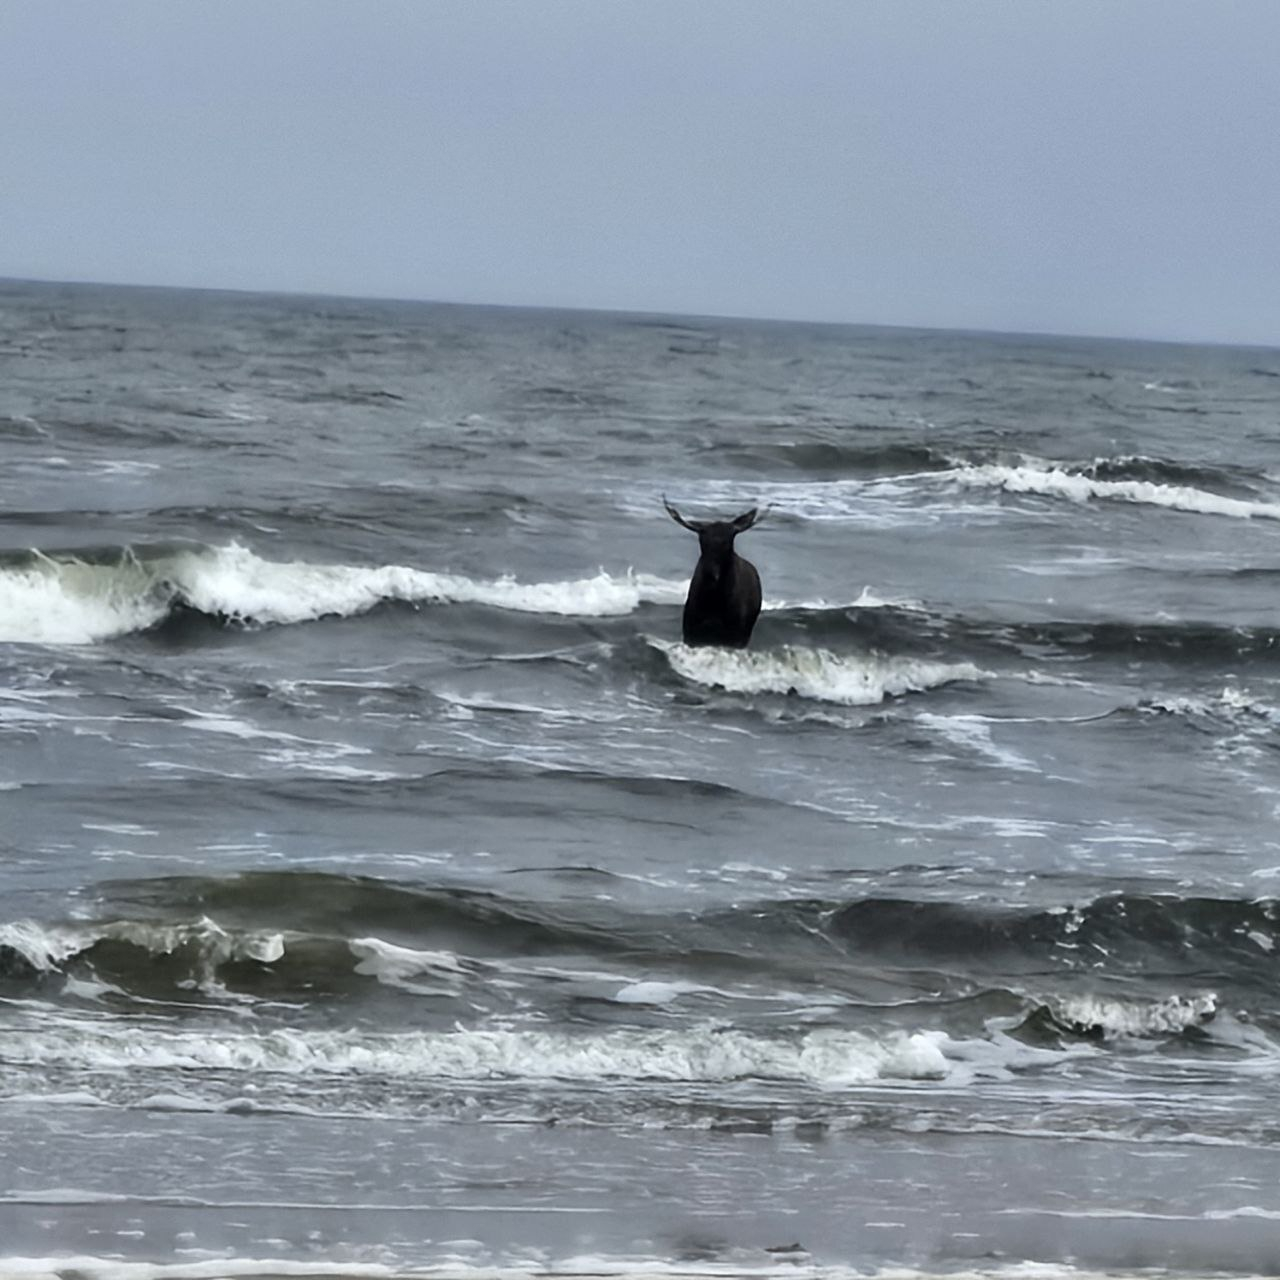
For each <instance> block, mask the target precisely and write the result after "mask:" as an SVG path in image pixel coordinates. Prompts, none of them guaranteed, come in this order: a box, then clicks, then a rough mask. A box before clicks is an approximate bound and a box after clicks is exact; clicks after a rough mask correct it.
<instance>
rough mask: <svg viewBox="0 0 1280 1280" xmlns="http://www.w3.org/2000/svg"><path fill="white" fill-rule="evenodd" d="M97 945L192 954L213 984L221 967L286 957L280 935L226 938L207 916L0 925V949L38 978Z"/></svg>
mask: <svg viewBox="0 0 1280 1280" xmlns="http://www.w3.org/2000/svg"><path fill="white" fill-rule="evenodd" d="M99 942H124V943H128V944H129V945H131V946H135V947H138V948H140V949H141V950H143V951H146V952H148V953H149V954H151V955H172V954H173V953H174V952H176V951H179V950H191V951H192V952H194V953H195V954H196V955H197V956H198V957H199V960H200V968H201V972H202V974H203V975H204V977H205V979H207V981H208V982H210V983H212V982H213V975H214V972H215V971H216V970H217V968H218V967H219V966H220V965H223V964H226V963H228V962H229V961H233V960H258V961H261V962H262V963H264V964H272V963H274V962H275V961H277V960H279V959H280V958H281V957H282V956H283V955H284V952H285V940H284V935H283V934H280V933H229V932H228V931H227V930H225V929H223V928H222V927H221V926H220V925H219V924H217V923H216V922H215V921H213V920H210V919H209V918H208V917H207V916H206V917H202V918H201V919H199V920H196V921H192V922H189V923H182V924H160V923H153V922H149V921H129V920H122V921H110V922H106V923H103V924H94V925H87V924H86V925H45V924H40V923H38V922H36V921H33V920H15V921H11V922H9V923H7V924H0V947H8V948H10V949H11V950H13V951H14V952H16V953H17V954H18V955H20V956H21V957H22V958H23V959H24V960H26V962H27V963H28V964H29V965H31V967H32V968H33V969H36V970H38V971H40V972H42V973H48V972H51V971H53V970H55V969H57V968H59V967H60V966H62V965H63V964H64V963H65V962H66V961H67V960H69V959H70V958H71V957H72V956H75V955H79V954H80V953H81V952H84V951H87V950H88V949H89V948H91V947H93V946H94V945H96V944H97V943H99Z"/></svg>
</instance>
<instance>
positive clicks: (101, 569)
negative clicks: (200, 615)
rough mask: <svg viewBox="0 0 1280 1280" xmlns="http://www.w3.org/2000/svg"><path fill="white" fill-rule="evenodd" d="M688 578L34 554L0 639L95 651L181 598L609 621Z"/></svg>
mask: <svg viewBox="0 0 1280 1280" xmlns="http://www.w3.org/2000/svg"><path fill="white" fill-rule="evenodd" d="M686 587H687V584H686V583H685V582H684V581H683V580H674V579H668V578H660V577H656V576H654V575H652V574H645V573H634V572H630V571H628V572H627V573H625V574H620V575H616V576H615V575H611V574H609V573H606V572H605V571H604V570H601V571H600V572H599V573H597V574H595V575H594V576H593V577H587V578H577V579H569V580H566V581H562V582H517V581H516V580H515V579H514V578H512V577H509V576H504V577H498V578H494V579H475V578H468V577H466V576H464V575H462V574H453V573H434V572H431V571H429V570H424V569H414V568H410V567H408V566H405V565H373V566H364V565H345V564H312V563H308V562H306V561H273V560H264V559H262V558H261V557H260V556H258V555H256V554H255V553H254V552H252V551H250V550H249V549H248V548H246V547H244V546H241V545H240V544H239V543H231V544H230V545H228V546H225V547H216V548H213V547H207V548H192V549H190V550H186V549H182V550H177V551H174V552H172V553H169V554H165V555H156V556H150V557H148V558H146V559H144V560H139V559H138V558H136V557H135V556H133V555H132V554H130V553H128V552H124V553H122V555H121V557H120V559H119V560H118V561H116V562H114V563H105V564H104V563H92V562H86V561H80V560H76V559H74V558H60V559H57V560H54V559H52V558H49V557H45V556H37V557H36V558H35V559H34V561H32V562H30V563H27V564H24V565H23V566H22V567H20V568H9V569H3V570H0V642H8V643H29V644H92V643H95V642H97V641H101V640H107V639H110V638H111V637H113V636H120V635H127V634H129V633H131V632H135V631H142V630H146V629H147V628H148V627H152V626H155V625H156V624H157V623H159V622H161V621H163V619H164V618H165V616H166V615H167V614H168V613H169V611H170V609H171V608H172V607H173V605H174V603H175V601H178V600H182V601H185V602H187V603H189V604H190V605H191V606H192V607H194V608H196V609H199V610H201V611H202V612H204V613H209V614H218V615H222V616H225V617H229V618H233V619H236V620H237V621H242V622H247V623H259V624H288V623H299V622H310V621H313V620H315V619H317V618H323V617H335V616H336V617H353V616H356V615H358V614H361V613H367V612H368V611H369V610H370V609H372V608H374V607H375V606H376V605H378V604H380V603H382V602H384V601H406V602H410V603H417V604H450V603H454V604H482V605H488V606H491V607H493V608H498V609H510V610H515V611H517V612H522V613H545V614H557V615H561V616H566V617H608V616H620V615H624V614H628V613H632V612H634V611H635V610H636V609H637V608H639V606H640V605H642V604H645V603H652V604H678V603H680V602H681V601H683V600H684V595H685V590H686Z"/></svg>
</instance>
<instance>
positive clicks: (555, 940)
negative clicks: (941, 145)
mask: <svg viewBox="0 0 1280 1280" xmlns="http://www.w3.org/2000/svg"><path fill="white" fill-rule="evenodd" d="M0 361H2V362H3V369H4V377H3V379H2V380H0V450H2V451H3V453H2V456H3V459H4V466H3V467H2V468H0V504H2V506H0V889H2V890H3V892H2V893H0V1138H2V1143H0V1145H2V1148H3V1151H4V1153H5V1160H4V1162H3V1168H2V1169H0V1270H4V1269H5V1268H6V1267H7V1268H8V1272H12V1273H16V1272H20V1271H23V1270H25V1271H27V1272H36V1273H40V1272H41V1271H43V1272H48V1271H50V1270H54V1271H57V1270H59V1269H61V1271H62V1272H63V1273H68V1274H69V1273H70V1271H71V1270H76V1271H77V1274H80V1273H84V1274H90V1275H101V1276H111V1275H129V1276H141V1275H144V1274H145V1275H168V1274H175V1271H174V1268H186V1271H185V1272H183V1274H189V1275H206V1274H208V1275H213V1274H217V1275H223V1274H227V1275H232V1274H258V1273H271V1274H282V1273H289V1272H298V1273H305V1272H307V1271H309V1270H316V1269H321V1270H327V1272H328V1273H332V1272H333V1271H334V1270H339V1271H344V1272H350V1273H353V1274H396V1273H399V1272H413V1271H415V1270H421V1269H426V1268H441V1267H443V1268H446V1269H448V1270H449V1271H451V1272H460V1273H467V1272H474V1273H475V1274H481V1273H483V1272H484V1271H485V1269H486V1268H495V1267H496V1268H504V1269H505V1270H506V1272H507V1273H509V1274H510V1273H516V1274H522V1273H541V1272H545V1271H548V1270H561V1271H580V1272H582V1271H585V1272H590V1273H592V1274H598V1273H601V1272H606V1273H610V1274H615V1273H620V1272H623V1271H638V1272H651V1273H652V1272H659V1271H665V1272H667V1273H671V1272H678V1273H684V1272H700V1273H710V1274H735V1275H737V1274H743V1273H749V1274H772V1273H775V1272H777V1273H782V1274H785V1275H788V1276H807V1275H811V1274H815V1273H822V1274H826V1273H829V1272H834V1271H837V1270H839V1269H841V1268H856V1269H861V1270H867V1269H879V1268H888V1267H906V1268H913V1269H916V1270H919V1271H926V1272H934V1271H948V1270H956V1269H958V1268H960V1269H963V1268H968V1269H978V1270H983V1271H990V1270H993V1269H994V1270H999V1269H1001V1268H1003V1267H1007V1266H1009V1265H1011V1264H1016V1263H1020V1262H1025V1261H1035V1262H1045V1263H1058V1264H1063V1265H1064V1266H1070V1267H1073V1268H1075V1269H1076V1270H1077V1271H1078V1272H1080V1273H1081V1274H1083V1273H1085V1272H1087V1271H1088V1270H1090V1269H1109V1270H1112V1271H1114V1270H1117V1269H1132V1268H1140V1267H1146V1268H1158V1269H1168V1270H1173V1271H1196V1270H1217V1271H1225V1272H1234V1273H1246V1272H1264V1273H1271V1272H1274V1271H1276V1270H1280V1192H1278V1191H1277V1185H1278V1178H1280V1121H1277V1119H1276V1116H1277V1114H1280V1107H1278V1104H1280V1006H1278V1005H1277V999H1276V990H1277V976H1278V974H1280V956H1278V955H1277V939H1278V938H1280V897H1278V896H1277V894H1278V892H1280V889H1278V881H1280V838H1278V837H1277V830H1278V828H1277V824H1276V816H1277V805H1278V803H1280V787H1278V783H1277V754H1276V753H1277V746H1278V745H1280V682H1278V680H1277V663H1276V657H1277V649H1278V646H1280V615H1278V614H1277V608H1276V593H1277V587H1278V586H1280V568H1278V567H1277V566H1280V547H1278V546H1277V538H1278V537H1280V523H1277V522H1280V413H1278V411H1277V406H1278V405H1280V394H1278V393H1280V355H1278V354H1277V353H1276V352H1273V351H1249V350H1233V349H1225V348H1218V349H1196V348H1189V347H1172V346H1147V345H1140V344H1125V343H1115V342H1102V341H1091V342H1085V341H1067V340H1051V339H1041V338H1018V337H990V336H976V335H959V334H945V333H928V332H906V331H887V330H874V329H859V328H838V327H807V326H799V325H768V324H747V323H738V322H729V321H710V320H690V319H680V320H670V321H667V320H662V319H655V318H651V317H628V316H611V315H608V316H607V315H589V314H570V313H551V312H545V313H539V312H519V311H496V310H484V309H464V308H451V307H442V306H429V305H410V304H393V303H366V302H350V301H332V300H318V299H280V298H268V297H252V296H243V295H240V296H237V295H217V294H184V293H172V292H158V291H130V290H120V289H105V288H101V289H99V288H87V287H85V288H81V287H76V288H69V287H57V286H40V285H27V284H13V283H10V284H7V285H4V286H3V287H0ZM663 493H666V494H668V495H669V496H670V497H671V498H672V499H673V500H674V501H676V502H677V503H678V504H679V505H680V506H681V507H682V509H684V510H686V511H687V512H688V513H689V514H691V515H705V514H714V513H718V514H722V515H733V514H737V513H738V512H739V511H742V510H744V509H746V508H748V507H750V506H752V505H755V504H758V503H759V504H763V503H769V504H771V507H770V510H769V512H768V514H767V516H766V518H765V519H764V521H763V522H762V523H761V524H760V526H759V527H758V528H757V529H754V530H752V531H751V532H749V533H748V534H746V535H744V536H743V537H742V539H741V540H740V544H739V549H740V550H741V551H742V552H743V553H744V554H746V555H748V556H749V557H750V558H751V559H752V560H753V561H754V562H755V563H756V565H757V566H758V568H759V570H760V573H761V577H762V579H763V581H764V588H765V596H766V602H765V611H764V613H763V614H762V616H761V619H760V622H759V625H758V627H757V630H756V635H755V639H754V641H753V643H752V646H751V648H750V649H749V650H747V651H745V652H741V653H739V652H727V651H719V650H711V649H702V650H699V649H689V648H687V647H685V646H684V645H683V644H681V643H680V624H679V616H680V606H681V603H682V601H683V593H684V588H685V584H686V582H687V580H688V575H689V572H690V570H691V568H692V564H693V560H694V558H695V551H696V544H695V542H694V540H693V538H692V537H690V535H689V534H688V533H686V532H684V531H683V530H681V529H679V528H678V527H677V526H676V525H674V524H673V523H672V522H671V521H670V520H669V519H668V518H667V516H666V515H665V513H664V512H663V509H662V505H661V495H662V494H663ZM143 1264H150V1265H152V1267H153V1269H152V1270H147V1268H146V1267H145V1266H143ZM131 1266H132V1267H134V1268H135V1269H134V1270H129V1267H131Z"/></svg>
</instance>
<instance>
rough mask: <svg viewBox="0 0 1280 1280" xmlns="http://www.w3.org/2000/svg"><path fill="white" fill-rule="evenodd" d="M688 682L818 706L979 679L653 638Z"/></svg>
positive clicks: (963, 667)
mask: <svg viewBox="0 0 1280 1280" xmlns="http://www.w3.org/2000/svg"><path fill="white" fill-rule="evenodd" d="M650 643H651V644H652V645H654V646H655V647H656V648H658V649H659V650H661V651H662V652H663V653H664V654H665V655H666V657H667V661H668V662H670V664H671V666H672V669H673V670H675V671H676V672H677V673H678V674H679V675H681V676H683V677H684V678H685V679H686V680H692V681H694V682H695V683H697V684H701V685H706V686H708V687H710V688H719V689H725V690H728V691H729V692H730V693H747V694H753V693H777V694H793V695H795V696H797V697H801V698H809V699H812V700H814V701H817V702H830V703H836V704H838V705H840V706H846V707H866V706H873V705H875V704H876V703H879V702H883V701H884V700H885V699H886V698H890V697H898V696H901V695H902V694H905V693H920V692H923V691H925V690H927V689H934V688H937V687H939V686H941V685H946V684H951V683H954V682H955V681H958V680H979V679H981V678H982V677H983V674H984V673H983V672H982V671H980V670H979V669H978V668H977V667H975V666H974V665H973V664H972V663H969V662H932V661H928V660H925V659H921V658H895V657H884V656H879V655H874V654H862V655H856V654H849V655H839V654H835V653H832V652H830V651H829V650H826V649H808V648H800V647H794V646H791V645H787V646H784V647H782V648H780V649H773V650H756V651H748V650H743V649H721V648H714V647H694V646H690V645H686V644H673V643H670V642H668V641H662V640H650Z"/></svg>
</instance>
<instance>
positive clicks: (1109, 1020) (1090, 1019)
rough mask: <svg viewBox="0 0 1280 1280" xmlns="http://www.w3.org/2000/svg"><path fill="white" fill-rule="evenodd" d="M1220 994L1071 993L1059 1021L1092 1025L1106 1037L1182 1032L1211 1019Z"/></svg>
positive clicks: (1057, 1013)
mask: <svg viewBox="0 0 1280 1280" xmlns="http://www.w3.org/2000/svg"><path fill="white" fill-rule="evenodd" d="M1217 1011H1218V997H1217V996H1215V995H1212V994H1210V993H1207V992H1206V993H1204V994H1201V995H1195V996H1169V997H1167V998H1166V999H1164V1000H1116V999H1112V998H1108V997H1105V996H1092V995H1086V996H1069V997H1067V998H1065V999H1063V1000H1061V1001H1060V1002H1058V1004H1057V1006H1056V1008H1055V1010H1054V1014H1055V1016H1056V1017H1057V1019H1058V1020H1059V1021H1060V1022H1064V1023H1069V1024H1071V1025H1073V1026H1079V1027H1089V1028H1091V1029H1094V1030H1097V1031H1099V1032H1101V1033H1102V1035H1104V1036H1106V1037H1107V1038H1109V1039H1111V1038H1117V1037H1135V1038H1142V1037H1147V1036H1168V1035H1179V1034H1180V1033H1181V1032H1183V1031H1186V1030H1187V1029H1188V1028H1189V1027H1198V1026H1200V1025H1201V1024H1203V1023H1205V1022H1208V1021H1210V1020H1211V1019H1212V1018H1213V1016H1214V1015H1215V1014H1216V1013H1217Z"/></svg>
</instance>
